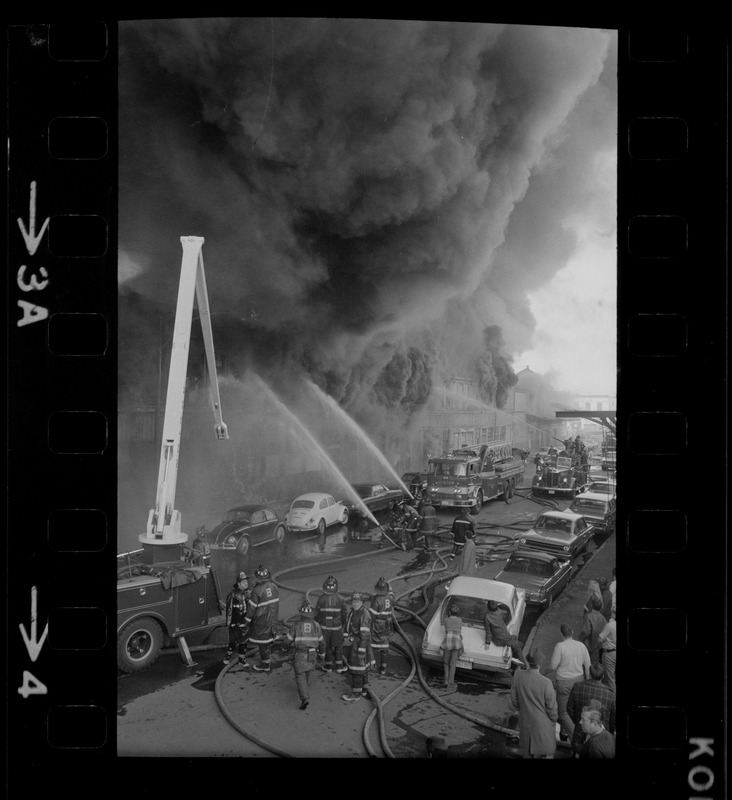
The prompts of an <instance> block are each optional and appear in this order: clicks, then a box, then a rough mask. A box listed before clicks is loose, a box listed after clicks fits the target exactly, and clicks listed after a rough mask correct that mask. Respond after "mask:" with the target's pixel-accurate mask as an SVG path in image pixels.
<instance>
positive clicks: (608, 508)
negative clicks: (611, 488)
mask: <svg viewBox="0 0 732 800" xmlns="http://www.w3.org/2000/svg"><path fill="white" fill-rule="evenodd" d="M567 511H574V513H575V514H582V516H583V517H584V518H585V519H586V520H587V521H588V522H590V523H592V525H594V526H595V531H596V532H598V533H612V532H613V531H614V530H615V516H616V511H615V498H614V497H612V496H610V495H609V494H607V493H600V492H583V493H582V494H578V495H577V497H575V498H574V500H572V502H571V503H570V504H569V508H568V509H567Z"/></svg>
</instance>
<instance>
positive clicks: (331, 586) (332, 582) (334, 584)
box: [323, 575, 338, 594]
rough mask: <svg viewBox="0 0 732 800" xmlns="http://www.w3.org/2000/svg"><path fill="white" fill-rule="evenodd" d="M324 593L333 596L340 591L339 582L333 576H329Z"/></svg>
mask: <svg viewBox="0 0 732 800" xmlns="http://www.w3.org/2000/svg"><path fill="white" fill-rule="evenodd" d="M323 591H324V592H328V593H329V594H333V593H334V592H337V591H338V581H337V580H336V579H335V578H334V577H333V576H332V575H328V577H327V578H326V579H325V583H324V584H323Z"/></svg>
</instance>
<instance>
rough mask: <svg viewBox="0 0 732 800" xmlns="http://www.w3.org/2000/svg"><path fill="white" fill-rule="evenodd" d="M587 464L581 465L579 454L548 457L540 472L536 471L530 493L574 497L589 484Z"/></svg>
mask: <svg viewBox="0 0 732 800" xmlns="http://www.w3.org/2000/svg"><path fill="white" fill-rule="evenodd" d="M589 474H590V467H589V463H584V464H583V463H582V457H581V455H580V454H574V455H571V456H569V455H567V456H560V455H556V456H550V457H549V458H548V459H547V460H546V461H545V462H544V465H543V467H542V468H541V471H539V470H538V469H537V473H536V475H535V476H534V480H533V482H532V485H531V493H532V494H536V495H554V496H557V497H562V496H565V497H575V495H577V494H579V493H580V492H582V491H584V490H585V487H586V486H588V484H589Z"/></svg>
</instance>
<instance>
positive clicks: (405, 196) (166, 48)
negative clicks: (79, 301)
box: [120, 19, 614, 415]
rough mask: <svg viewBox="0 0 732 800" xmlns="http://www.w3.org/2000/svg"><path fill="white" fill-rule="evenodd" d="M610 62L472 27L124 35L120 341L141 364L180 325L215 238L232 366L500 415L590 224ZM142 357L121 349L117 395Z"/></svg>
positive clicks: (213, 263)
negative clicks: (515, 367) (447, 397)
mask: <svg viewBox="0 0 732 800" xmlns="http://www.w3.org/2000/svg"><path fill="white" fill-rule="evenodd" d="M613 42H614V40H613V36H612V35H611V34H610V33H608V32H603V31H593V30H583V29H561V28H542V27H506V26H501V25H485V24H474V23H470V24H463V23H460V24H457V23H441V22H399V21H393V20H388V21H379V20H322V19H309V20H308V19H275V20H270V19H211V20H206V19H202V20H201V19H198V20H165V21H144V22H129V23H122V25H121V56H120V185H121V191H120V247H121V250H122V254H123V257H122V263H123V264H124V267H125V269H124V276H125V277H126V282H125V283H124V285H123V286H122V298H121V317H122V319H123V321H124V319H125V317H126V318H127V319H128V321H129V320H131V324H130V325H129V326H128V327H129V328H130V329H134V331H135V333H136V334H138V336H139V338H140V341H141V342H142V340H143V339H145V337H147V336H148V335H151V336H152V334H153V333H155V330H156V325H157V322H156V320H157V317H158V316H159V315H162V316H163V317H164V318H165V319H167V320H168V321H169V320H170V317H171V314H172V309H173V307H174V302H175V292H176V286H177V278H178V270H179V266H180V243H179V237H180V236H181V235H185V234H196V235H204V236H205V237H206V243H205V245H204V260H205V263H206V266H207V278H208V283H209V293H210V296H211V305H212V308H213V309H215V311H216V312H218V313H219V315H220V316H219V318H218V320H217V319H216V318H215V319H214V322H215V323H216V324H217V329H216V333H217V341H219V340H220V339H221V338H222V337H223V339H224V340H225V341H224V342H223V344H222V345H220V346H223V347H225V349H226V351H227V355H228V357H229V359H230V362H231V363H235V362H237V361H238V362H240V364H241V365H242V366H245V365H250V364H255V365H258V366H260V367H266V368H269V369H284V370H291V369H301V370H303V371H305V372H306V373H307V374H309V375H310V376H312V377H313V379H314V380H316V382H317V383H318V384H319V385H320V386H322V387H323V388H324V389H325V390H326V391H328V392H329V393H331V394H332V395H333V396H334V397H336V399H338V400H339V402H342V403H343V404H344V405H348V404H351V405H352V406H356V407H358V406H362V405H363V404H364V403H366V402H368V403H372V404H374V405H375V406H377V407H379V406H383V407H386V408H388V409H391V410H394V409H397V408H399V409H401V410H402V411H403V412H404V413H405V414H407V415H408V414H409V413H410V412H411V411H413V410H414V409H415V408H416V407H418V406H419V405H420V404H422V403H423V402H424V401H425V399H426V395H427V393H428V388H427V387H428V385H429V383H430V381H434V380H438V379H445V378H449V377H451V376H454V375H456V374H461V375H463V376H464V377H469V378H474V379H475V380H477V381H479V383H480V387H481V394H482V397H483V398H484V399H486V400H487V401H491V402H496V403H498V404H499V405H500V404H501V402H502V398H503V397H504V396H505V393H506V390H507V388H509V387H510V385H511V384H512V383H513V381H514V377H513V373H512V370H511V368H510V366H509V364H510V356H511V353H513V352H518V351H519V350H521V349H523V348H524V347H526V346H527V345H528V342H529V339H530V335H531V331H532V326H533V320H532V318H531V315H530V313H529V311H528V307H527V303H526V293H527V291H528V290H529V289H531V288H534V287H536V286H537V285H540V284H541V283H542V282H544V281H546V280H548V279H549V278H550V277H551V276H552V274H553V273H554V272H555V271H556V270H557V269H559V268H560V267H561V266H562V265H563V264H564V263H566V259H567V258H568V256H569V255H570V254H571V251H572V248H573V241H572V237H571V236H570V235H569V234H567V232H566V231H565V230H564V229H563V227H562V223H563V221H564V220H566V219H567V217H568V216H570V215H571V214H572V213H577V211H578V209H579V208H581V207H582V206H583V205H586V204H587V203H588V202H589V201H591V197H590V196H591V194H592V182H591V180H588V177H587V176H588V174H591V169H590V168H589V165H590V163H591V160H592V158H593V157H594V152H595V148H596V147H597V146H602V145H605V144H608V142H607V139H608V133H607V130H606V131H605V133H604V137H605V138H604V139H603V141H602V142H601V143H600V145H598V143H597V138H598V130H600V128H601V125H600V121H603V122H606V121H607V115H608V114H609V115H610V117H611V118H612V115H613V114H614V90H613V86H614V73H613V70H612V66H613V65H612V63H611V60H609V59H608V55H609V54H610V55H612V53H613ZM606 61H607V62H608V65H609V67H611V68H610V69H608V70H607V71H606V73H605V74H604V75H603V69H604V67H605V65H606ZM601 76H602V78H603V79H602V81H601V80H600V78H601ZM603 114H605V117H604V118H603V116H602V115H603ZM606 128H607V129H611V130H612V134H611V135H613V136H614V126H606ZM592 137H594V138H592ZM570 141H571V143H572V147H571V148H569V147H568V142H570ZM569 153H571V158H568V154H569ZM547 197H550V198H551V202H550V203H547V202H546V199H547ZM509 234H511V235H510V236H509ZM507 236H508V238H507ZM128 292H134V294H128ZM141 298H142V299H141ZM156 305H159V308H156ZM143 307H144V313H141V314H140V315H136V311H138V310H139V311H141V312H142V311H143ZM222 312H227V314H228V317H229V318H228V319H227V321H226V323H225V324H224V316H225V315H224V314H223V313H222ZM138 320H142V321H143V324H142V325H139V324H138ZM222 329H223V331H224V333H223V334H222V333H221V330H222ZM498 329H500V330H498ZM488 331H493V333H488ZM156 335H157V334H156ZM153 338H154V336H153ZM150 341H152V339H150ZM503 342H505V345H504V344H503ZM140 352H141V348H140V347H136V346H135V342H134V337H132V338H130V339H127V340H126V342H125V347H124V348H123V349H122V353H121V381H120V383H121V387H122V390H123V391H126V390H128V389H129V388H130V385H129V384H128V383H127V381H128V380H129V381H132V382H134V376H135V375H139V374H140V371H139V370H138V368H137V365H136V364H135V363H134V360H135V359H136V358H139V357H140V356H139V353H140ZM134 390H135V391H138V392H139V391H140V387H139V386H137V387H134ZM133 393H134V392H133ZM364 413H365V412H364Z"/></svg>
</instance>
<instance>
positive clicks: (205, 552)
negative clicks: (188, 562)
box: [191, 525, 211, 567]
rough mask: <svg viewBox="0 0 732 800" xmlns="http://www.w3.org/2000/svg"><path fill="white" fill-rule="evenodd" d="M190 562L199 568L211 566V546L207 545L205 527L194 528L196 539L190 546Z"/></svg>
mask: <svg viewBox="0 0 732 800" xmlns="http://www.w3.org/2000/svg"><path fill="white" fill-rule="evenodd" d="M191 549H192V550H193V554H192V561H194V562H195V564H196V565H197V566H199V567H210V566H211V545H210V544H209V543H208V530H207V529H206V526H205V525H201V526H199V527H198V528H196V538H195V539H194V540H193V544H192V545H191Z"/></svg>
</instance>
